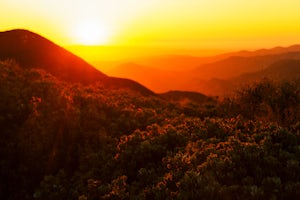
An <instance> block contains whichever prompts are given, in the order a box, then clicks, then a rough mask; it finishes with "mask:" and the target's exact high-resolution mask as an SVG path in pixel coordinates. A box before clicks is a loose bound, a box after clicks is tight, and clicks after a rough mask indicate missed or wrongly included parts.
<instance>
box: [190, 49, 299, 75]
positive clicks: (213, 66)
mask: <svg viewBox="0 0 300 200" xmlns="http://www.w3.org/2000/svg"><path fill="white" fill-rule="evenodd" d="M285 59H300V51H295V52H285V53H280V54H270V55H263V56H251V57H242V56H233V57H229V58H226V59H223V60H219V61H217V62H213V63H209V64H205V65H202V66H199V67H198V68H197V69H195V70H192V71H191V72H190V73H191V74H193V76H195V77H197V78H199V79H207V80H209V79H211V78H218V79H229V78H232V77H236V76H239V75H242V74H244V73H251V72H255V71H260V70H263V69H265V68H267V67H268V66H270V65H271V64H273V63H275V62H277V61H280V60H285Z"/></svg>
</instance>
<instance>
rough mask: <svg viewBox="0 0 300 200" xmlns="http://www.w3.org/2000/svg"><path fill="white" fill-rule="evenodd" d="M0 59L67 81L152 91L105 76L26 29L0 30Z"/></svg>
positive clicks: (145, 91)
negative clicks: (45, 72) (39, 70)
mask: <svg viewBox="0 0 300 200" xmlns="http://www.w3.org/2000/svg"><path fill="white" fill-rule="evenodd" d="M0 59H13V60H15V61H17V62H18V63H19V64H20V66H22V67H24V68H40V69H43V70H45V71H47V72H49V73H50V74H52V75H54V76H55V77H57V78H59V79H62V80H64V81H68V82H78V83H82V84H92V83H95V82H100V83H102V84H103V85H104V86H105V87H108V88H117V89H118V88H126V89H131V90H133V91H138V92H140V93H142V94H149V95H152V94H154V93H153V92H152V91H150V90H149V89H147V88H145V87H144V86H142V85H141V84H139V83H137V82H135V81H132V80H128V79H119V78H112V77H109V76H107V75H105V74H104V73H102V72H100V71H98V70H97V69H95V68H94V67H93V66H92V65H90V64H88V63H87V62H85V61H84V60H83V59H81V58H79V57H78V56H76V55H74V54H72V53H70V52H69V51H67V50H65V49H64V48H62V47H60V46H58V45H56V44H54V43H53V42H51V41H49V40H47V39H46V38H44V37H42V36H40V35H38V34H35V33H33V32H30V31H27V30H22V29H17V30H10V31H5V32H0Z"/></svg>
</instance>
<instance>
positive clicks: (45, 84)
mask: <svg viewBox="0 0 300 200" xmlns="http://www.w3.org/2000/svg"><path fill="white" fill-rule="evenodd" d="M299 94H300V87H299V82H285V83H275V82H272V81H267V80H265V81H263V82H260V83H258V84H256V85H254V86H251V87H248V88H245V89H243V90H241V91H240V92H239V93H238V94H237V96H236V97H235V98H231V99H227V100H224V101H223V102H219V103H215V104H212V103H211V102H210V103H209V104H207V105H205V106H204V104H201V105H197V104H188V105H180V104H178V105H177V104H174V103H170V102H167V101H166V100H163V99H161V98H160V97H158V96H142V95H140V94H138V93H134V92H131V91H126V90H107V89H106V88H104V87H103V86H101V85H100V84H95V85H92V86H82V85H79V84H69V83H65V82H61V81H59V80H57V79H56V78H55V77H53V76H51V75H49V74H47V73H45V72H44V71H39V70H32V69H31V70H23V69H21V68H20V67H18V65H17V64H15V63H14V62H12V61H5V62H1V63H0V97H1V98H0V112H1V116H0V127H1V128H0V132H1V135H0V145H1V146H0V156H1V162H0V177H1V182H0V198H1V199H81V200H85V199H298V198H299V196H300V192H299V191H300V164H299V163H300V121H299V119H300V116H299V105H300V95H299Z"/></svg>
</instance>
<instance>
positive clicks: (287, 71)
mask: <svg viewBox="0 0 300 200" xmlns="http://www.w3.org/2000/svg"><path fill="white" fill-rule="evenodd" d="M263 78H269V79H273V80H278V81H282V80H295V79H300V59H299V60H296V59H285V60H280V61H277V62H275V63H273V64H272V65H270V66H269V67H267V68H266V69H264V70H261V71H257V72H253V73H247V74H243V75H241V76H238V77H235V78H233V79H231V81H235V82H254V81H259V80H261V79H263Z"/></svg>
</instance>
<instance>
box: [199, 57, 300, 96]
mask: <svg viewBox="0 0 300 200" xmlns="http://www.w3.org/2000/svg"><path fill="white" fill-rule="evenodd" d="M262 79H271V80H274V81H293V80H300V60H296V59H284V60H279V61H277V62H275V63H273V64H271V65H270V66H268V67H266V68H265V69H262V70H260V71H256V72H252V73H245V74H242V75H239V76H236V77H233V78H230V79H227V80H222V79H210V80H208V81H199V83H198V86H194V87H195V88H198V90H199V91H202V92H204V93H205V94H207V95H221V96H224V95H229V94H231V93H233V92H235V91H236V90H237V89H239V88H241V87H243V86H245V85H251V84H253V83H255V82H259V81H261V80H262Z"/></svg>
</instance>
